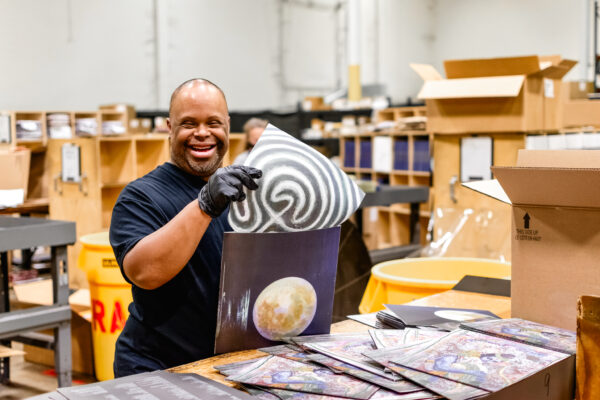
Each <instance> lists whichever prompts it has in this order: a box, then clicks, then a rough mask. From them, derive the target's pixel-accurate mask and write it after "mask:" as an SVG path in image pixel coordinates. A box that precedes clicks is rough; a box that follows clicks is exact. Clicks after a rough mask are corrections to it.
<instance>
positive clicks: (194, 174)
mask: <svg viewBox="0 0 600 400" xmlns="http://www.w3.org/2000/svg"><path fill="white" fill-rule="evenodd" d="M167 125H168V127H169V139H170V140H169V143H170V151H171V159H170V161H169V162H166V163H164V164H162V165H159V166H158V167H157V168H156V169H154V170H153V171H151V172H149V173H148V174H146V175H145V176H143V177H142V178H140V179H137V180H135V181H133V182H131V183H129V184H128V185H127V186H126V187H125V188H124V189H123V191H122V192H121V194H120V195H119V198H118V199H117V203H116V204H115V207H114V209H113V214H112V220H111V225H110V244H111V246H112V248H113V251H114V253H115V257H116V259H117V262H118V264H119V267H120V268H121V273H122V274H123V277H124V278H125V280H126V281H127V282H129V283H131V285H132V287H131V291H132V294H133V302H132V303H131V304H130V305H129V313H130V314H129V318H128V319H127V322H126V323H125V327H124V329H123V331H122V332H121V335H120V336H119V338H118V339H117V343H116V351H115V362H114V372H115V377H117V378H118V377H121V376H126V375H132V374H136V373H141V372H147V371H154V370H159V369H166V368H170V367H174V366H177V365H181V364H186V363H189V362H192V361H196V360H200V359H202V358H206V357H211V356H213V355H214V343H215V331H216V322H217V305H218V297H219V280H220V274H221V251H222V247H223V237H224V233H225V232H226V231H230V230H231V227H230V225H229V223H228V222H227V213H228V210H229V204H230V202H232V201H242V200H244V199H245V197H246V195H245V193H244V190H243V189H244V187H246V188H248V189H250V190H253V189H256V188H257V187H258V184H257V182H256V181H255V179H258V178H260V177H261V175H262V172H261V171H260V170H258V169H256V168H251V167H247V166H242V165H232V166H229V167H225V168H221V165H222V162H223V156H224V155H225V153H226V152H227V149H228V147H229V112H228V109H227V101H226V100H225V95H224V94H223V91H222V90H221V89H220V88H219V87H218V86H216V85H215V84H214V83H212V82H210V81H208V80H205V79H191V80H189V81H186V82H184V83H182V84H181V85H180V86H179V87H177V89H175V91H174V92H173V94H172V96H171V103H170V107H169V119H168V120H167Z"/></svg>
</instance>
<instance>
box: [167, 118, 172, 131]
mask: <svg viewBox="0 0 600 400" xmlns="http://www.w3.org/2000/svg"><path fill="white" fill-rule="evenodd" d="M167 128H169V133H170V132H171V118H167Z"/></svg>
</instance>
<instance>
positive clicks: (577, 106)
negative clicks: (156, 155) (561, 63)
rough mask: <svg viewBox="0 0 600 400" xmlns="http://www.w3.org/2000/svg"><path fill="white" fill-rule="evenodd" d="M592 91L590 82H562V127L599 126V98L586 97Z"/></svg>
mask: <svg viewBox="0 0 600 400" xmlns="http://www.w3.org/2000/svg"><path fill="white" fill-rule="evenodd" d="M592 91H593V85H592V83H591V82H563V83H562V92H563V93H562V107H561V113H560V118H561V121H560V123H561V127H562V128H565V129H568V128H582V127H590V126H591V127H595V128H600V100H598V99H595V100H590V99H588V93H591V92H592Z"/></svg>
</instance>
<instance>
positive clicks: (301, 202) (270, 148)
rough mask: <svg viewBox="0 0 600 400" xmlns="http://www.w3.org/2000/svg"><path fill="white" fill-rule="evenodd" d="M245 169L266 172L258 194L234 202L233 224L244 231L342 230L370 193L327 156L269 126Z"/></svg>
mask: <svg viewBox="0 0 600 400" xmlns="http://www.w3.org/2000/svg"><path fill="white" fill-rule="evenodd" d="M244 165H248V166H251V167H255V168H258V169H260V170H262V172H263V177H262V178H261V179H260V180H259V181H258V185H259V187H258V189H256V190H246V195H247V198H246V200H244V201H242V202H236V203H232V205H231V209H230V212H229V223H230V224H231V226H232V227H233V229H234V230H235V231H238V232H291V231H301V230H311V229H323V228H330V227H333V226H337V225H340V224H341V223H342V222H344V221H345V220H346V219H348V218H349V217H350V215H352V213H353V212H354V211H356V209H357V208H358V206H359V205H360V203H361V201H362V199H363V197H364V195H365V194H364V193H363V191H362V190H360V188H359V187H358V186H357V185H356V183H354V182H353V181H352V180H351V179H350V178H348V176H347V175H346V174H345V173H344V172H343V171H342V170H340V169H339V168H338V167H337V166H336V165H334V164H333V163H332V162H331V161H329V160H328V159H327V158H326V157H325V156H323V155H322V154H321V153H319V152H318V151H316V150H315V149H313V148H311V147H310V146H308V145H306V144H304V143H302V142H301V141H299V140H297V139H295V138H294V137H292V136H290V135H288V134H287V133H285V132H283V131H281V130H280V129H278V128H276V127H275V126H273V125H270V124H269V125H268V126H267V128H266V129H265V132H264V133H263V134H262V136H261V137H260V139H259V141H258V142H257V144H256V145H255V146H254V149H253V150H252V152H251V153H250V155H249V156H248V158H247V159H246V162H245V163H244Z"/></svg>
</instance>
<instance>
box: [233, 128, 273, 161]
mask: <svg viewBox="0 0 600 400" xmlns="http://www.w3.org/2000/svg"><path fill="white" fill-rule="evenodd" d="M268 124H269V121H267V120H265V119H260V118H250V119H249V120H248V121H246V123H245V124H244V133H245V134H246V151H244V152H242V153H240V154H238V156H237V157H236V158H235V160H234V161H233V164H234V165H242V164H244V161H246V158H248V155H249V154H250V152H251V151H252V148H253V147H254V145H255V144H256V142H258V139H260V136H261V135H262V133H263V132H264V130H265V128H266V127H267V125H268Z"/></svg>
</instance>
